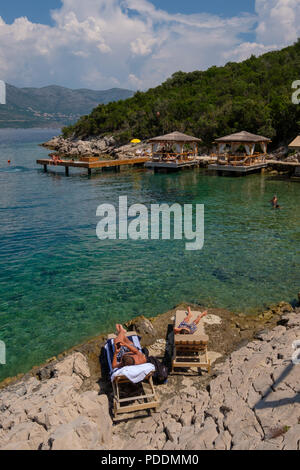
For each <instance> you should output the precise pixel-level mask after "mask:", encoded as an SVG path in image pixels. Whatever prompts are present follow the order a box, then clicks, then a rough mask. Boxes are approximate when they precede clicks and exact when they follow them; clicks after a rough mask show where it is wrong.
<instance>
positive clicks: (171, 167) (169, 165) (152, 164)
mask: <svg viewBox="0 0 300 470" xmlns="http://www.w3.org/2000/svg"><path fill="white" fill-rule="evenodd" d="M199 165H200V162H199V160H196V159H195V160H184V161H180V162H172V161H159V162H156V161H153V160H148V161H147V162H146V163H145V167H146V168H150V169H152V170H154V171H160V170H165V171H178V170H180V169H182V168H193V167H195V166H199Z"/></svg>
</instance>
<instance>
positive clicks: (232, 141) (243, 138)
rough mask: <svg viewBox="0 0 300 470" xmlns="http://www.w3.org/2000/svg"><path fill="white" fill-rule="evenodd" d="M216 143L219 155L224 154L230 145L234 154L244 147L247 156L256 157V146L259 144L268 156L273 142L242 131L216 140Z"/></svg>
mask: <svg viewBox="0 0 300 470" xmlns="http://www.w3.org/2000/svg"><path fill="white" fill-rule="evenodd" d="M215 142H216V143H217V144H218V151H219V154H222V153H224V150H225V149H226V146H227V145H230V148H231V152H232V153H234V152H235V151H236V150H237V149H238V148H239V147H240V146H241V145H242V146H243V147H244V148H245V150H246V154H247V155H254V150H255V146H256V145H257V144H259V145H260V148H261V150H262V153H263V154H266V153H267V145H268V143H270V142H271V140H270V139H269V138H268V137H263V136H261V135H256V134H251V133H250V132H247V131H242V132H237V133H236V134H231V135H227V136H225V137H221V138H219V139H216V140H215Z"/></svg>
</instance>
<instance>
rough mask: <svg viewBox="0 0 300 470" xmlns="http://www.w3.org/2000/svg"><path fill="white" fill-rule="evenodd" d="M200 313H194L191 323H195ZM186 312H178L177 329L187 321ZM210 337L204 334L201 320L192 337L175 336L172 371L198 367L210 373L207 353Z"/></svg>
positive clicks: (176, 318) (176, 317)
mask: <svg viewBox="0 0 300 470" xmlns="http://www.w3.org/2000/svg"><path fill="white" fill-rule="evenodd" d="M198 315H199V312H192V319H191V322H192V321H194V320H195V319H196V318H197V316H198ZM185 318H186V312H185V311H184V310H177V312H176V316H175V328H178V326H179V324H180V323H181V322H182V321H183V320H185ZM208 341H209V337H208V336H207V335H206V334H205V332H204V326H203V321H201V320H200V323H199V324H198V327H197V331H196V332H195V333H194V334H192V335H180V334H174V351H173V359H172V371H174V369H176V368H190V367H197V368H198V370H199V369H206V370H207V372H208V373H210V360H209V358H208V353H207V345H208Z"/></svg>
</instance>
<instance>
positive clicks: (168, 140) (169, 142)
mask: <svg viewBox="0 0 300 470" xmlns="http://www.w3.org/2000/svg"><path fill="white" fill-rule="evenodd" d="M201 142H202V140H201V139H198V138H197V137H192V136H190V135H186V134H183V133H182V132H178V131H175V132H172V133H171V134H166V135H161V136H159V137H153V138H152V139H149V143H151V145H152V159H160V160H164V159H170V160H172V159H174V160H176V159H179V160H185V159H188V158H190V157H195V156H196V155H197V154H198V145H199V143H201Z"/></svg>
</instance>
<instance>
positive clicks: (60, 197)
mask: <svg viewBox="0 0 300 470" xmlns="http://www.w3.org/2000/svg"><path fill="white" fill-rule="evenodd" d="M56 133H57V131H51V130H50V131H45V130H26V131H20V130H13V129H12V130H0V187H1V192H0V340H2V341H5V343H6V347H7V364H6V365H5V366H4V365H0V379H3V378H5V377H6V376H9V375H15V374H17V373H19V372H25V371H27V370H29V368H30V367H32V366H33V365H35V364H39V363H41V362H43V361H44V360H46V359H47V358H48V357H51V356H53V355H55V354H57V353H59V352H61V351H63V350H65V349H67V348H69V347H71V346H73V345H75V344H77V343H80V342H81V341H84V340H85V339H87V338H89V337H91V336H95V335H97V334H100V333H101V332H104V331H107V330H111V328H112V327H113V325H114V324H115V322H116V321H118V322H120V323H122V322H124V321H126V320H129V319H130V318H132V317H134V316H136V315H140V314H144V315H147V316H153V315H157V314H159V313H162V312H164V311H166V310H168V309H170V308H172V307H173V306H174V305H176V304H178V303H179V302H182V301H187V302H193V303H201V304H205V305H210V306H217V307H224V308H228V309H231V310H235V311H244V312H247V313H249V314H251V313H252V312H254V311H255V310H256V309H258V308H264V306H267V305H269V304H271V303H274V302H277V301H280V300H287V301H291V300H293V299H294V298H295V297H296V294H297V292H298V290H299V286H300V271H299V262H300V253H299V246H300V229H299V217H300V185H299V184H298V183H293V182H289V181H280V180H278V179H274V178H273V179H272V178H270V177H265V176H261V175H253V176H247V177H246V178H229V177H224V178H222V177H217V176H212V175H207V174H206V173H205V172H204V171H203V170H194V171H185V172H182V173H178V174H168V175H166V174H161V175H159V174H156V175H154V174H153V173H152V172H150V171H146V170H143V169H141V170H137V169H135V170H124V169H123V170H121V173H119V174H115V173H113V172H104V173H103V174H98V175H95V176H92V178H91V179H88V177H87V176H86V174H85V173H80V171H77V170H75V169H71V176H70V178H66V177H65V176H64V173H63V170H60V169H57V170H56V174H54V173H50V172H49V173H48V174H44V173H43V172H42V171H41V170H40V169H39V168H38V167H37V166H36V164H35V160H36V159H37V158H40V157H43V156H46V155H47V154H48V151H47V150H45V149H43V148H41V147H38V146H37V143H38V142H42V141H45V140H47V139H48V138H50V137H51V136H52V135H54V134H56ZM8 159H10V160H11V165H10V167H8V165H7V160H8ZM274 193H276V194H277V195H278V197H279V200H280V204H281V205H282V207H283V210H281V211H275V210H272V209H271V208H270V206H269V204H268V201H269V200H270V199H271V197H272V196H273V194H274ZM121 195H123V196H124V195H127V196H128V202H129V204H132V203H136V202H141V203H144V204H146V205H149V204H151V203H162V202H166V203H169V204H171V203H174V202H179V203H203V204H205V245H204V248H203V250H202V251H199V252H195V251H194V252H188V251H185V249H184V241H136V242H134V241H99V240H98V239H97V237H96V233H95V229H96V224H97V222H98V220H99V219H98V218H97V217H96V208H97V206H98V205H99V204H101V203H104V202H108V203H114V204H117V202H118V198H119V196H121Z"/></svg>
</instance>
